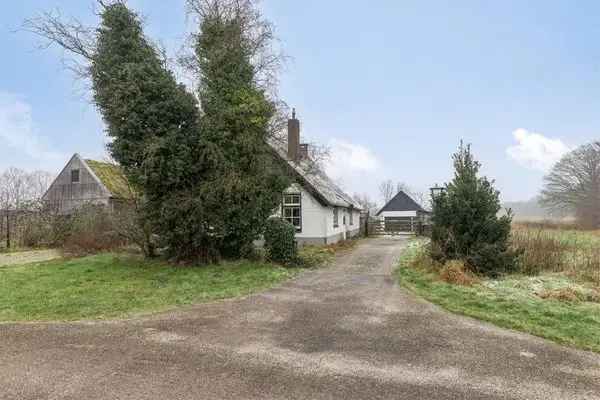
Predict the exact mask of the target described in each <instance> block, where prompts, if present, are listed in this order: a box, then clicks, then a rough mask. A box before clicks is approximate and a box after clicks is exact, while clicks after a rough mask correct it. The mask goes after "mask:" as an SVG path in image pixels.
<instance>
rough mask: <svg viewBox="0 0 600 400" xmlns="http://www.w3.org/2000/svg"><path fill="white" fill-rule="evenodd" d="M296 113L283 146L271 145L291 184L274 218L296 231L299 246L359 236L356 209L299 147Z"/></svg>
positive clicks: (352, 201) (323, 243)
mask: <svg viewBox="0 0 600 400" xmlns="http://www.w3.org/2000/svg"><path fill="white" fill-rule="evenodd" d="M295 114H296V113H295V112H294V113H293V114H292V118H291V119H290V120H289V121H288V137H287V145H286V144H283V143H271V146H272V147H273V148H274V149H275V152H276V154H277V155H278V156H279V157H280V158H281V159H282V160H284V161H285V162H286V163H287V165H289V166H290V167H291V168H290V170H291V172H292V175H293V177H294V180H295V183H294V184H292V185H291V186H290V187H289V188H288V189H287V190H286V191H285V192H284V193H283V200H282V204H281V207H280V209H279V210H277V213H276V214H277V215H278V216H281V217H282V218H284V219H286V220H287V221H289V222H291V223H292V224H293V225H294V226H295V227H296V240H297V242H298V244H299V245H306V244H312V245H326V244H332V243H336V242H338V241H340V240H346V239H348V238H351V237H353V236H356V235H358V234H359V231H360V206H359V205H358V204H357V203H356V202H355V201H354V200H353V199H352V197H351V196H349V195H348V194H346V193H344V191H343V190H342V189H340V188H339V187H338V186H337V185H336V184H335V183H334V182H333V181H332V180H331V178H329V177H328V176H327V175H326V174H325V172H324V171H323V170H322V169H321V168H319V167H318V166H317V165H316V164H315V163H314V162H313V161H311V160H310V158H309V156H308V145H306V144H301V143H300V121H299V120H298V119H296V115H295Z"/></svg>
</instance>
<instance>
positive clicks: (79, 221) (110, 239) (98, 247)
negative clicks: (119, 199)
mask: <svg viewBox="0 0 600 400" xmlns="http://www.w3.org/2000/svg"><path fill="white" fill-rule="evenodd" d="M61 226H62V227H63V228H65V229H67V231H66V232H63V234H64V240H63V243H62V246H63V248H64V250H65V251H67V252H68V253H72V254H92V253H97V252H100V251H107V250H113V249H117V248H120V247H123V246H124V245H125V244H126V241H125V240H124V239H123V238H121V237H120V236H119V234H118V233H117V231H116V230H115V227H114V225H113V221H112V218H111V217H110V214H109V212H108V211H107V210H106V209H105V208H104V207H102V206H96V205H86V206H83V207H81V208H80V209H78V210H77V211H76V212H75V213H74V214H72V215H71V216H69V217H68V222H65V223H64V224H63V223H61Z"/></svg>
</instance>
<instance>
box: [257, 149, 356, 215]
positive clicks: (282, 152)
mask: <svg viewBox="0 0 600 400" xmlns="http://www.w3.org/2000/svg"><path fill="white" fill-rule="evenodd" d="M269 144H270V145H271V147H272V148H273V149H274V150H275V152H276V153H277V155H278V156H279V157H280V158H281V159H282V160H284V161H285V162H286V163H287V164H288V165H289V166H290V167H291V169H292V170H293V172H294V173H295V175H296V177H297V178H298V183H299V184H301V185H302V186H303V187H304V188H305V189H306V190H307V191H308V192H310V193H311V194H313V195H314V196H315V197H316V198H317V200H319V202H321V203H322V204H324V205H329V206H337V207H348V208H349V207H352V208H354V209H357V210H360V209H361V207H360V205H359V204H358V203H357V202H356V201H355V200H354V199H353V198H352V197H351V196H349V195H348V194H347V193H345V192H344V191H343V190H342V189H341V188H340V187H339V186H338V185H336V184H335V183H334V182H333V180H332V179H331V178H330V177H329V176H327V174H326V173H325V172H324V171H323V169H322V168H321V167H319V166H318V165H316V163H314V162H313V161H311V160H310V159H301V160H298V161H293V160H290V159H289V157H288V155H287V146H286V144H285V143H284V142H283V141H282V142H279V141H276V140H271V141H270V142H269Z"/></svg>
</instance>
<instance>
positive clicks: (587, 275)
mask: <svg viewBox="0 0 600 400" xmlns="http://www.w3.org/2000/svg"><path fill="white" fill-rule="evenodd" d="M512 243H513V247H514V248H515V249H516V250H519V251H520V252H522V256H521V261H520V272H522V273H524V274H527V275H537V274H540V273H543V272H560V273H565V274H567V275H569V276H571V277H573V278H577V279H582V280H586V281H592V282H594V283H595V284H597V285H600V236H598V235H597V234H596V232H595V231H577V230H567V229H541V228H531V227H527V226H523V225H516V226H515V227H514V228H513V233H512Z"/></svg>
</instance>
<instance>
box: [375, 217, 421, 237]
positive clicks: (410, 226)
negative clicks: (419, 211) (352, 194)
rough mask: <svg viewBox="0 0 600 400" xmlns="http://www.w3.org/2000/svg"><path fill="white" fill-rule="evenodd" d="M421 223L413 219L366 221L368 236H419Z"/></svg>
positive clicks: (377, 218) (378, 218)
mask: <svg viewBox="0 0 600 400" xmlns="http://www.w3.org/2000/svg"><path fill="white" fill-rule="evenodd" d="M422 225H423V223H422V221H421V219H420V218H415V217H387V218H382V217H371V218H369V219H368V220H367V232H368V234H369V236H383V235H405V234H419V233H420V232H421V229H422Z"/></svg>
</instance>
